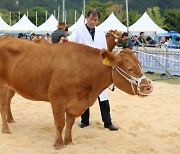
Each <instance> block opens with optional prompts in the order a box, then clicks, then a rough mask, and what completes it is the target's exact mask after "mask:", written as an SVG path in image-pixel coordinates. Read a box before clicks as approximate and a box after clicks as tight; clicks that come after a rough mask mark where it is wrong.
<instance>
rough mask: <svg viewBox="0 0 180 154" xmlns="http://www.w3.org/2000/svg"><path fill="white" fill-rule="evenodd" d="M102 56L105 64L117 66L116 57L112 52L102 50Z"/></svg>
mask: <svg viewBox="0 0 180 154" xmlns="http://www.w3.org/2000/svg"><path fill="white" fill-rule="evenodd" d="M100 56H101V57H102V59H103V64H105V65H109V66H115V63H116V62H115V59H116V56H115V55H114V54H113V53H112V52H110V51H107V50H106V49H102V50H101V52H100Z"/></svg>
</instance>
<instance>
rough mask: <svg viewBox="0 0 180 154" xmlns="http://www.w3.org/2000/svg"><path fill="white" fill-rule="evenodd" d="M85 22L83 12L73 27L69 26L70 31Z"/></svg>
mask: <svg viewBox="0 0 180 154" xmlns="http://www.w3.org/2000/svg"><path fill="white" fill-rule="evenodd" d="M84 22H85V23H86V19H85V17H84V15H83V14H81V16H80V18H79V19H78V20H77V21H76V23H74V24H73V25H72V26H71V27H69V28H68V30H69V31H73V30H75V29H77V28H79V27H81V26H82V25H83V24H84Z"/></svg>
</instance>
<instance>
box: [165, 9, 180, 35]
mask: <svg viewBox="0 0 180 154" xmlns="http://www.w3.org/2000/svg"><path fill="white" fill-rule="evenodd" d="M179 21H180V9H168V10H165V13H164V22H165V26H166V27H165V28H166V30H167V31H171V30H175V31H177V32H180V22H179Z"/></svg>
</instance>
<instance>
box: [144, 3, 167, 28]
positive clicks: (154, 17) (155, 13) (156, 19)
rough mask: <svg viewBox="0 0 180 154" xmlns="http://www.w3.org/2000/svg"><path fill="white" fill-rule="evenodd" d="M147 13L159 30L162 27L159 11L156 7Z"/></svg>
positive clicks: (162, 21) (162, 20)
mask: <svg viewBox="0 0 180 154" xmlns="http://www.w3.org/2000/svg"><path fill="white" fill-rule="evenodd" d="M147 13H148V15H149V16H150V18H151V19H152V20H153V21H154V22H155V23H156V24H157V25H158V26H160V27H161V28H163V27H164V18H162V17H161V13H160V9H159V7H158V6H155V7H153V8H148V9H147Z"/></svg>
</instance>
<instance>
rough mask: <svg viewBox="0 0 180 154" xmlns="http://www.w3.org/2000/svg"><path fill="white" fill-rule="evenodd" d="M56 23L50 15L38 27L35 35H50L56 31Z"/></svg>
mask: <svg viewBox="0 0 180 154" xmlns="http://www.w3.org/2000/svg"><path fill="white" fill-rule="evenodd" d="M57 26H58V21H57V19H56V18H55V17H54V15H53V14H52V15H51V16H50V17H49V18H48V19H47V20H46V21H45V22H44V23H43V24H42V25H40V26H39V27H38V28H37V29H36V32H37V33H52V32H53V31H55V30H56V29H57Z"/></svg>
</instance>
